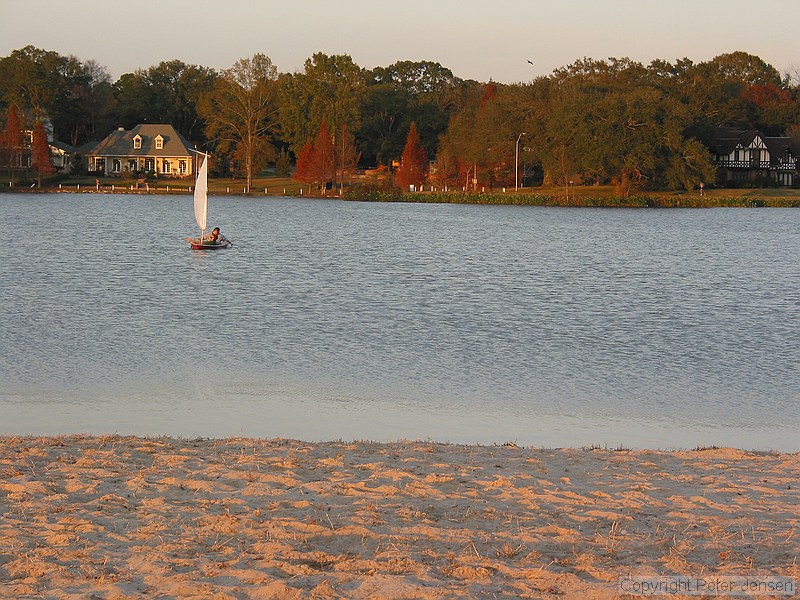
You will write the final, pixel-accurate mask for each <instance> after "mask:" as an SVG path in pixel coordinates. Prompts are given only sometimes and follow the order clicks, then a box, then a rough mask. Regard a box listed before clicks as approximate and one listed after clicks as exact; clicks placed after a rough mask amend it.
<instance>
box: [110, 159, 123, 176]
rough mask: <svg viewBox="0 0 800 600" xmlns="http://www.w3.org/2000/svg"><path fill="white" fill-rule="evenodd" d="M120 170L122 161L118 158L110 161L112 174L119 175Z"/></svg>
mask: <svg viewBox="0 0 800 600" xmlns="http://www.w3.org/2000/svg"><path fill="white" fill-rule="evenodd" d="M121 170H122V161H121V160H119V159H118V158H115V159H114V160H113V161H111V171H112V172H114V173H119V172H120V171H121Z"/></svg>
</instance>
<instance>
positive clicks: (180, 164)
mask: <svg viewBox="0 0 800 600" xmlns="http://www.w3.org/2000/svg"><path fill="white" fill-rule="evenodd" d="M190 148H191V146H190V145H189V142H187V141H186V140H185V139H184V138H183V136H182V135H181V134H179V133H178V132H177V131H176V130H175V128H174V127H173V126H172V125H164V124H153V125H150V124H144V125H137V126H136V127H134V128H133V129H131V130H130V131H126V130H125V129H123V128H122V127H120V128H119V129H118V130H117V131H114V132H112V133H111V134H109V135H108V136H107V137H106V138H105V139H104V140H102V141H101V142H99V143H98V144H97V145H95V146H94V147H93V148H92V149H91V150H89V152H88V154H87V160H88V168H89V171H91V172H94V173H96V174H98V175H123V174H126V173H127V174H135V173H153V174H156V175H166V176H169V177H189V176H190V175H193V174H194V156H193V154H192V152H191V150H190Z"/></svg>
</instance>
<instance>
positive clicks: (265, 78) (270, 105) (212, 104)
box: [199, 54, 278, 188]
mask: <svg viewBox="0 0 800 600" xmlns="http://www.w3.org/2000/svg"><path fill="white" fill-rule="evenodd" d="M276 82H277V69H276V67H275V65H273V64H272V61H271V60H270V59H269V57H267V56H265V55H263V54H255V55H253V57H252V58H245V59H241V60H239V61H237V62H236V63H235V64H234V65H233V67H231V68H230V69H227V70H225V71H223V72H222V74H221V76H220V77H219V78H218V79H217V81H216V83H215V86H214V90H213V91H212V92H210V93H209V94H207V95H206V96H205V98H204V100H203V102H202V103H201V105H200V110H199V114H200V115H201V116H202V117H203V118H204V119H205V121H206V132H207V135H208V137H209V138H210V139H213V140H215V141H216V143H217V148H218V150H219V151H220V152H221V153H222V154H228V155H231V154H235V155H236V156H238V157H239V158H240V159H241V161H242V164H243V165H244V172H245V177H246V180H247V187H248V188H249V187H252V185H253V175H254V173H255V172H256V170H257V168H258V167H260V166H264V165H265V163H266V161H267V160H270V159H272V158H273V157H274V154H275V148H274V146H273V145H272V139H273V136H274V133H275V129H276V126H277V115H278V105H277V101H276V92H277V87H276Z"/></svg>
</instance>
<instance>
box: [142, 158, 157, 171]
mask: <svg viewBox="0 0 800 600" xmlns="http://www.w3.org/2000/svg"><path fill="white" fill-rule="evenodd" d="M144 170H145V171H155V170H156V163H155V161H154V159H152V158H145V159H144Z"/></svg>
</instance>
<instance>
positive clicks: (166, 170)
mask: <svg viewBox="0 0 800 600" xmlns="http://www.w3.org/2000/svg"><path fill="white" fill-rule="evenodd" d="M164 173H172V161H169V160H165V161H164Z"/></svg>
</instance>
